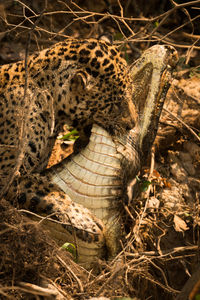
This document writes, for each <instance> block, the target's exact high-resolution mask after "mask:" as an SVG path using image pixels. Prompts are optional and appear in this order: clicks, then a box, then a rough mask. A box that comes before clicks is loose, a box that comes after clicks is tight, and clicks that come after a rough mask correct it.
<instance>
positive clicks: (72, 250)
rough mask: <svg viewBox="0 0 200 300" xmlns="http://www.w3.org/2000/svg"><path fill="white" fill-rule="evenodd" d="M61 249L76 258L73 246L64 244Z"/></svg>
mask: <svg viewBox="0 0 200 300" xmlns="http://www.w3.org/2000/svg"><path fill="white" fill-rule="evenodd" d="M61 248H62V249H65V250H67V251H68V252H70V253H71V254H72V255H73V256H74V258H76V247H75V245H74V244H72V243H65V244H63V245H62V247H61Z"/></svg>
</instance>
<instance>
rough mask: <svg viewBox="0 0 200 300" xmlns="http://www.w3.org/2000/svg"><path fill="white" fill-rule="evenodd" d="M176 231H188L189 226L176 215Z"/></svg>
mask: <svg viewBox="0 0 200 300" xmlns="http://www.w3.org/2000/svg"><path fill="white" fill-rule="evenodd" d="M174 229H175V230H176V231H178V232H183V231H185V230H188V229H189V227H187V224H186V223H185V221H183V220H182V219H181V218H180V217H178V216H176V215H174Z"/></svg>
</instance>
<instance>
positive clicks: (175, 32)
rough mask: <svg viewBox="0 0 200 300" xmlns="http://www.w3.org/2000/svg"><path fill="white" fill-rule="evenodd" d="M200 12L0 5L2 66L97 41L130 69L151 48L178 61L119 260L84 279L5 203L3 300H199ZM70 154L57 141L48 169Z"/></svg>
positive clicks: (0, 236)
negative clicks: (103, 39)
mask: <svg viewBox="0 0 200 300" xmlns="http://www.w3.org/2000/svg"><path fill="white" fill-rule="evenodd" d="M199 9H200V1H189V2H184V1H179V2H178V1H177V3H175V2H174V1H167V0H165V1H158V0H152V1H148V3H147V1H142V0H141V1H139V0H138V1H119V0H118V1H115V0H105V1H103V0H101V1H92V0H91V1H84V0H80V1H74V2H73V1H67V0H66V1H53V0H49V1H40V0H37V1H28V0H26V1H19V0H17V1H0V16H1V18H0V31H1V32H0V41H1V48H0V63H1V64H5V63H10V62H13V61H17V60H19V59H22V58H24V57H25V55H26V52H27V51H28V52H29V53H32V52H33V51H35V50H38V49H43V48H45V47H48V46H49V45H52V44H54V43H55V42H57V41H59V40H63V39H64V38H65V37H67V36H75V37H85V38H88V37H97V36H98V35H100V34H102V33H103V32H109V33H111V34H112V35H113V37H114V41H115V42H116V43H118V45H119V47H120V49H121V51H122V52H123V53H124V56H125V58H126V59H127V61H128V62H129V63H131V62H132V61H134V60H135V59H137V58H138V57H139V56H140V54H141V53H142V51H143V50H145V49H147V48H148V47H150V46H152V45H154V44H156V43H157V44H158V43H161V44H163V43H165V44H166V43H167V44H170V45H173V46H174V47H175V48H176V49H177V50H178V52H179V56H180V60H179V64H178V66H177V68H176V70H175V72H174V78H173V81H172V84H171V88H170V90H169V92H168V94H167V98H166V101H165V105H164V108H163V112H162V115H161V118H160V124H159V129H158V134H157V137H156V140H155V143H154V147H153V149H152V152H151V153H150V156H149V160H148V162H147V163H145V165H144V166H143V169H142V172H141V177H140V179H141V186H140V187H141V192H140V194H139V195H138V196H137V197H134V199H133V200H132V201H131V202H130V203H127V204H124V211H125V214H124V224H125V227H126V228H127V235H126V237H125V239H124V242H123V247H122V248H123V250H122V252H121V253H119V255H118V256H117V257H116V258H115V259H114V260H113V261H109V262H107V261H99V262H97V263H96V265H95V266H94V268H93V270H90V271H88V270H85V269H83V268H82V267H81V266H79V265H78V264H76V262H75V261H74V259H73V257H72V256H71V254H70V253H68V252H67V251H66V250H63V249H59V248H58V247H57V245H56V244H55V243H54V241H52V240H51V239H50V238H49V236H48V233H46V232H44V231H43V229H41V226H40V224H38V223H36V222H33V221H30V219H28V218H27V217H25V216H24V215H23V214H22V213H21V212H20V211H17V210H16V209H15V208H13V207H11V206H10V205H9V204H8V203H7V202H6V201H5V200H2V202H1V205H0V213H1V226H0V228H1V229H0V254H1V255H0V298H1V299H57V300H59V299H97V298H98V299H102V300H103V299H134V300H143V299H166V300H168V299H177V300H186V299H189V300H198V299H200V263H199V255H200V253H199V245H200V237H199V226H200V216H199V211H200V42H199V37H200V26H199V18H200V10H199ZM71 149H72V148H71V146H67V145H66V144H65V145H63V142H62V141H60V140H58V141H57V143H56V146H55V149H54V151H53V154H52V157H51V160H50V165H51V164H54V163H56V162H58V161H59V160H61V159H63V158H64V157H65V156H66V155H68V154H69V153H70V152H71ZM145 180H146V181H148V182H149V183H150V185H149V187H148V189H147V190H146V189H145V188H144V185H143V183H144V182H145ZM193 274H194V275H193ZM192 275H193V276H192ZM189 279H190V280H189ZM188 280H189V281H188ZM185 284H186V286H185ZM184 286H185V287H184ZM181 291H182V292H181ZM99 297H101V298H99ZM103 297H106V298H103Z"/></svg>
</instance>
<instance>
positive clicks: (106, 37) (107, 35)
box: [98, 32, 113, 45]
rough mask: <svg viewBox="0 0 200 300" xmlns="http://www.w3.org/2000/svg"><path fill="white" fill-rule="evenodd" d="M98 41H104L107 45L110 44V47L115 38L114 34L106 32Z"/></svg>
mask: <svg viewBox="0 0 200 300" xmlns="http://www.w3.org/2000/svg"><path fill="white" fill-rule="evenodd" d="M98 39H99V40H100V41H104V42H106V43H108V44H110V45H112V44H113V36H112V34H111V33H109V32H106V33H103V34H101V35H100V36H99V38H98Z"/></svg>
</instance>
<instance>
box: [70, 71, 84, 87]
mask: <svg viewBox="0 0 200 300" xmlns="http://www.w3.org/2000/svg"><path fill="white" fill-rule="evenodd" d="M86 86H87V75H86V74H85V73H84V72H81V71H78V72H76V73H74V74H73V75H72V77H71V79H70V87H71V89H72V91H77V90H84V89H85V88H86Z"/></svg>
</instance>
